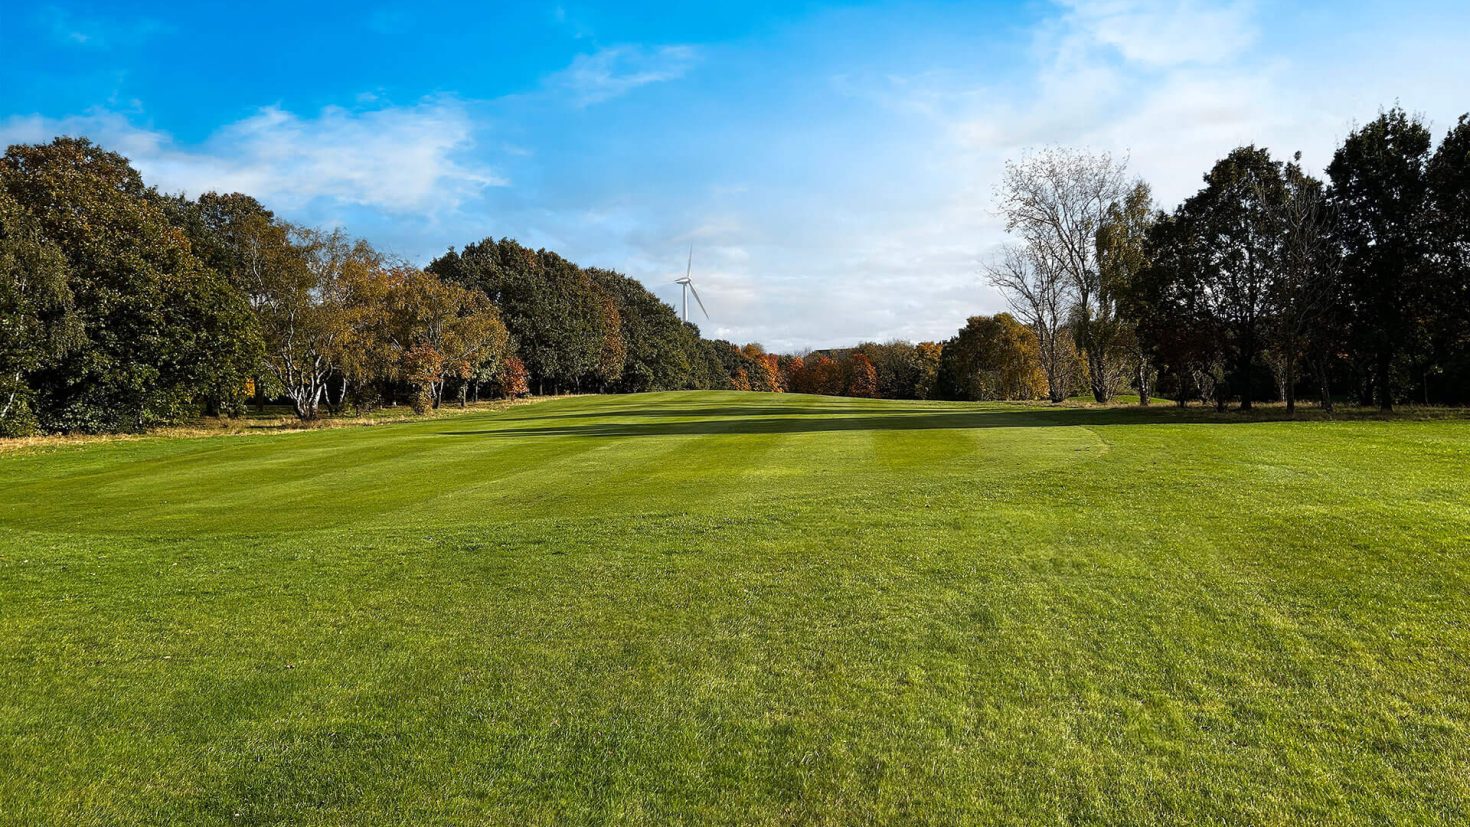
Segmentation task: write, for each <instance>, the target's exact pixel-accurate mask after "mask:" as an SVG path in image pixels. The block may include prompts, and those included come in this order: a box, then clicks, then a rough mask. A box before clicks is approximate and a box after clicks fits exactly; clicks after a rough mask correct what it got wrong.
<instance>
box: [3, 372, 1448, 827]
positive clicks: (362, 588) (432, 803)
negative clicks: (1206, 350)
mask: <svg viewBox="0 0 1470 827" xmlns="http://www.w3.org/2000/svg"><path fill="white" fill-rule="evenodd" d="M1467 469H1470V422H1466V421H1465V420H1464V419H1447V420H1439V421H1397V422H1381V421H1372V420H1364V421H1335V422H1325V421H1319V422H1263V421H1252V420H1246V419H1241V418H1240V417H1239V416H1238V415H1227V416H1223V417H1215V416H1213V415H1203V414H1197V413H1196V414H1192V415H1181V414H1180V412H1178V411H1174V410H1168V409H1164V410H1153V411H1130V410H1082V409H1047V408H1041V407H1025V406H1000V405H997V406H974V405H962V404H947V403H923V402H880V401H869V400H854V399H834V398H825V397H807V396H794V395H793V396H771V395H763V394H741V393H676V394H649V395H639V396H623V397H582V398H574V399H563V400H557V401H551V402H545V403H540V404H536V405H531V406H523V407H517V408H512V409H510V410H507V411H504V412H500V413H487V414H471V415H465V416H458V417H447V418H442V419H436V420H428V421H423V422H415V423H408V424H395V425H383V426H379V427H373V428H353V429H338V430H328V431H316V432H302V433H290V434H272V435H252V436H233V437H216V438H202V439H144V440H136V441H114V442H99V443H94V444H87V445H82V446H64V447H54V448H43V449H38V450H27V451H19V452H11V453H9V454H0V481H3V484H0V822H4V823H7V824H68V825H80V824H99V825H100V824H131V823H150V824H162V823H175V824H196V823H199V824H405V825H407V824H470V823H504V824H528V823H533V824H566V823H582V822H604V821H611V822H620V823H667V822H683V823H691V824H693V823H708V822H738V823H803V824H844V825H845V824H862V823H879V824H890V823H904V822H936V823H986V822H994V823H1008V824H1009V823H1038V824H1059V823H1115V824H1144V823H1190V824H1198V823H1217V824H1249V823H1300V822H1318V823H1334V824H1337V823H1354V822H1357V823H1364V824H1370V823H1371V824H1380V823H1388V822H1398V823H1445V824H1451V823H1465V821H1466V820H1467V819H1470V471H1467Z"/></svg>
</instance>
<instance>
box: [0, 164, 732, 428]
mask: <svg viewBox="0 0 1470 827" xmlns="http://www.w3.org/2000/svg"><path fill="white" fill-rule="evenodd" d="M738 353H739V349H738V348H736V347H735V346H734V345H733V344H731V343H729V342H718V341H710V340H707V339H704V338H702V337H701V336H700V335H699V331H698V329H697V328H696V327H695V326H694V325H691V324H686V323H684V322H682V321H681V320H680V319H679V317H678V316H677V315H676V314H675V312H674V310H673V308H672V307H670V306H669V305H667V304H665V303H663V302H661V301H659V300H658V299H657V298H656V297H655V296H654V295H653V294H652V293H650V292H648V290H646V289H645V288H643V286H642V285H640V284H639V283H638V282H636V281H634V280H633V279H630V278H628V277H626V276H624V275H622V274H620V273H617V272H614V271H611V270H604V269H596V268H584V267H579V266H577V265H575V264H573V263H571V262H569V261H567V260H566V259H564V258H562V257H560V256H558V255H557V254H555V253H552V252H549V251H546V250H532V249H529V248H526V247H523V246H522V245H520V244H517V243H516V242H515V241H512V240H510V239H501V240H499V241H496V240H494V239H485V240H484V241H480V242H478V243H474V244H470V245H469V246H467V247H465V248H464V249H463V250H461V251H455V250H450V251H449V252H447V253H446V254H445V255H443V256H440V257H439V258H437V259H435V260H434V261H433V262H432V263H431V264H430V265H429V266H428V267H427V268H418V267H414V266H412V265H410V264H408V263H406V262H402V261H397V260H394V259H392V258H391V257H389V256H386V255H384V254H383V253H382V252H381V251H379V250H377V249H375V248H374V247H373V246H372V245H370V244H369V243H367V242H366V241H363V240H361V239H354V238H352V237H350V236H348V235H347V234H345V233H344V232H342V231H340V230H336V231H331V232H324V231H321V230H316V229H312V228H309V227H303V226H298V225H294V224H291V223H289V222H286V221H283V220H281V219H280V218H278V217H277V216H276V215H274V214H273V213H272V212H271V211H270V210H269V209H267V208H266V207H265V206H263V205H262V204H261V203H260V202H259V201H257V200H256V199H254V198H252V197H251V196H249V195H245V194H241V193H227V194H220V193H214V192H209V193H205V194H203V195H201V196H199V197H198V198H197V199H192V200H191V199H189V198H187V197H184V196H181V195H170V194H166V193H161V192H159V191H158V190H157V189H156V188H153V187H149V186H147V185H146V184H145V183H144V181H143V179H142V177H141V176H140V175H139V173H138V172H137V170H135V169H134V168H133V167H132V165H131V164H130V163H129V162H128V160H127V159H126V158H124V157H123V156H121V155H118V154H117V153H114V152H109V151H107V150H105V149H103V148H101V147H99V146H97V145H95V144H93V143H91V142H90V141H88V140H86V139H83V138H58V139H56V140H54V141H52V142H50V143H48V144H42V145H16V146H12V147H10V148H9V150H8V151H7V152H6V154H5V156H4V159H3V162H0V435H18V434H26V433H32V432H36V431H45V432H73V431H76V432H119V431H137V430H142V429H145V428H148V427H152V426H155V425H160V424H166V423H171V422H177V421H179V420H182V419H187V418H190V417H193V416H197V415H199V414H200V413H208V414H239V413H241V412H243V411H244V409H245V407H246V406H247V405H249V404H250V403H251V402H254V403H256V404H259V405H263V404H264V403H265V402H266V401H268V400H278V401H285V402H288V403H289V404H290V405H291V407H292V409H293V410H294V411H295V413H296V415H297V416H298V417H300V418H301V419H303V420H313V419H316V418H318V417H320V416H322V415H323V414H324V413H341V412H344V411H349V410H351V411H362V410H370V409H373V408H376V407H378V406H382V405H396V404H408V405H411V406H412V407H413V408H414V409H415V410H418V411H426V410H428V409H430V408H434V407H438V406H439V405H440V404H441V403H443V402H444V401H445V400H446V399H448V400H457V401H458V402H459V403H460V404H466V403H467V402H468V401H469V400H472V399H473V400H478V398H479V397H480V395H481V393H490V394H494V395H497V396H518V395H522V394H525V393H529V392H531V391H532V390H535V391H537V392H544V393H559V392H625V391H647V390H665V389H682V388H729V387H736V386H737V383H736V381H735V379H736V373H737V371H738V369H739V368H741V367H742V365H743V364H744V362H742V360H741V358H740V357H739V356H738ZM747 384H748V382H747Z"/></svg>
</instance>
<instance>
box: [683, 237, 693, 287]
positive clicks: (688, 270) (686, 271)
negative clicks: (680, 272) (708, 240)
mask: <svg viewBox="0 0 1470 827" xmlns="http://www.w3.org/2000/svg"><path fill="white" fill-rule="evenodd" d="M692 272H694V245H693V244H690V245H689V263H688V264H687V265H685V267H684V278H686V279H687V278H689V274H690V273H692Z"/></svg>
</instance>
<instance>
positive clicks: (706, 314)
mask: <svg viewBox="0 0 1470 827" xmlns="http://www.w3.org/2000/svg"><path fill="white" fill-rule="evenodd" d="M689 292H691V293H693V294H694V300H695V301H697V302H699V309H700V310H701V311H702V312H703V313H704V317H705V318H706V319H708V318H709V311H708V310H705V309H704V301H703V300H701V299H700V298H699V291H698V290H695V289H694V282H692V281H691V282H689Z"/></svg>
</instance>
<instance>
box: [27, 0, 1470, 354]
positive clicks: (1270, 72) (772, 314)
mask: <svg viewBox="0 0 1470 827" xmlns="http://www.w3.org/2000/svg"><path fill="white" fill-rule="evenodd" d="M0 69H3V73H4V74H3V76H4V77H5V78H6V79H7V80H6V83H5V85H4V86H3V87H0V141H3V142H5V143H13V142H17V141H40V140H48V139H49V138H51V137H52V136H54V135H58V134H82V135H87V136H89V137H92V138H93V139H94V140H97V141H98V142H100V143H102V144H103V145H105V146H107V147H109V148H112V149H116V150H118V151H120V152H123V153H124V154H126V155H128V156H129V157H130V158H132V159H133V161H134V163H135V164H136V165H137V166H138V167H139V169H141V170H142V171H143V172H144V175H145V177H146V178H147V180H148V181H149V182H150V183H154V184H157V185H158V186H160V187H161V188H163V189H166V190H170V191H185V192H188V193H190V194H197V193H199V192H203V191H206V190H209V189H219V190H230V189H238V190H241V191H244V192H249V193H251V194H253V195H256V196H257V197H259V198H260V199H261V200H262V201H264V202H265V203H266V204H267V205H268V206H270V207H272V208H273V209H275V210H276V211H277V212H278V213H279V214H281V215H282V216H284V217H286V218H289V219H291V220H294V221H300V222H304V223H309V224H314V225H321V226H336V225H340V226H344V227H346V228H347V229H348V230H349V231H351V232H353V233H355V234H357V235H361V236H363V237H365V238H368V239H369V240H371V241H373V242H374V243H376V244H378V245H379V246H381V247H383V248H385V249H387V250H389V251H391V252H393V253H395V254H397V255H400V256H403V257H406V258H408V259H410V260H413V261H415V262H418V263H427V261H428V260H429V259H430V258H432V257H433V256H434V255H435V254H437V253H439V252H442V251H443V250H444V249H446V248H447V247H449V246H451V245H455V246H462V245H464V244H466V243H468V242H470V241H474V240H478V239H480V238H483V237H485V236H497V237H498V236H502V235H509V236H513V237H516V238H518V239H520V240H521V241H523V242H525V243H528V244H531V245H534V246H546V247H550V248H552V249H555V250H557V251H559V252H561V253H563V254H565V255H567V256H569V257H570V258H572V259H573V260H576V261H578V262H580V263H583V264H588V265H598V266H604V267H612V268H616V269H618V270H621V271H623V272H626V273H628V274H630V275H632V276H635V277H637V278H639V279H641V280H642V281H643V282H644V283H645V284H647V285H648V286H649V287H650V288H652V289H654V290H655V292H657V293H658V294H659V295H661V296H663V297H664V298H666V299H667V300H668V301H670V302H671V303H673V302H676V301H677V297H678V288H677V287H675V286H674V285H672V284H671V283H670V282H671V281H672V279H673V278H675V277H676V276H677V275H681V274H682V269H683V263H684V256H685V255H686V253H687V251H688V248H689V245H691V244H692V245H693V247H694V259H695V278H696V283H697V284H699V285H700V288H701V293H702V295H704V297H705V300H706V303H707V304H708V305H709V309H710V314H711V319H710V320H709V321H707V322H705V321H702V320H701V326H702V327H703V329H704V332H705V333H706V335H711V336H720V337H723V338H729V339H733V340H736V341H742V342H744V341H760V342H763V343H765V344H766V345H767V346H768V347H774V348H783V349H790V348H800V347H820V346H829V345H841V344H850V343H853V342H856V341H858V340H861V339H886V338H894V337H903V338H911V339H937V338H944V337H947V336H948V335H950V334H951V333H952V332H953V331H954V330H955V329H956V328H958V327H959V326H960V325H961V324H962V322H963V320H964V318H965V317H966V316H969V315H973V314H975V313H982V312H987V313H988V312H995V311H997V310H1000V309H1003V306H1004V305H1003V303H1002V301H1001V300H1000V298H999V296H997V295H996V294H995V292H994V291H993V290H991V289H990V288H989V287H987V286H986V285H985V283H984V279H983V278H982V276H981V268H982V265H983V264H984V262H985V261H987V260H988V258H989V257H990V256H992V255H994V251H995V247H996V245H998V244H999V243H1001V242H1002V241H1003V240H1004V232H1003V228H1002V227H1001V226H1000V222H998V221H997V219H996V217H995V215H994V214H993V203H994V197H993V192H994V185H995V182H996V180H997V179H998V177H999V173H1000V170H1001V166H1002V164H1003V163H1004V161H1005V160H1006V159H1007V158H1014V157H1019V156H1020V155H1021V154H1022V153H1023V152H1024V151H1026V149H1027V148H1028V147H1036V146H1041V145H1045V144H1066V145H1073V146H1081V147H1088V148H1091V149H1094V150H1106V151H1110V152H1113V153H1116V154H1119V155H1126V156H1127V157H1128V158H1129V161H1130V167H1131V169H1132V170H1133V172H1134V173H1135V174H1137V175H1139V176H1141V177H1143V178H1144V179H1146V180H1148V181H1149V182H1150V183H1151V184H1153V185H1154V187H1155V191H1156V194H1157V195H1158V196H1159V198H1160V200H1161V201H1162V202H1164V203H1165V204H1166V205H1167V204H1172V203H1174V202H1176V201H1177V200H1178V199H1180V198H1181V197H1183V196H1185V195H1187V194H1189V193H1190V192H1192V191H1193V190H1194V189H1195V188H1197V186H1198V183H1199V177H1200V175H1201V174H1203V172H1204V171H1205V170H1206V169H1207V168H1208V166H1209V165H1210V163H1211V162H1212V161H1213V160H1215V159H1217V158H1219V157H1221V156H1222V155H1223V154H1224V153H1226V152H1228V151H1229V150H1230V149H1231V148H1232V147H1234V146H1236V145H1239V144H1242V143H1250V142H1254V143H1258V144H1261V145H1265V146H1268V147H1270V148H1271V149H1272V150H1273V151H1275V152H1277V154H1278V155H1279V156H1282V157H1285V156H1288V155H1289V154H1290V153H1291V152H1293V151H1296V150H1301V151H1303V153H1304V154H1305V161H1306V163H1307V164H1308V166H1309V167H1313V168H1320V167H1321V166H1322V165H1324V164H1325V163H1326V161H1327V159H1328V157H1329V156H1330V154H1331V151H1332V148H1333V146H1334V144H1335V143H1336V142H1337V141H1339V140H1340V139H1341V138H1342V136H1343V135H1344V134H1346V132H1347V131H1348V130H1349V129H1350V128H1352V126H1353V125H1354V124H1356V123H1361V122H1363V121H1366V120H1369V119H1371V118H1372V117H1374V115H1375V114H1376V113H1377V111H1378V110H1379V109H1380V108H1381V107H1384V106H1390V105H1392V104H1394V103H1395V102H1396V101H1397V102H1400V103H1402V105H1403V106H1404V107H1405V108H1407V109H1409V110H1411V111H1415V112H1418V113H1421V114H1422V115H1423V116H1424V117H1425V118H1426V119H1427V120H1429V121H1430V123H1431V124H1432V126H1433V127H1434V129H1435V132H1436V134H1442V133H1443V131H1444V130H1445V129H1446V128H1447V127H1449V126H1450V125H1451V124H1452V123H1453V121H1454V118H1455V116H1456V115H1457V114H1459V113H1460V112H1463V111H1466V110H1470V4H1467V3H1465V2H1463V1H1461V2H1424V3H1396V4H1388V3H1385V4H1381V5H1380V4H1374V3H1362V2H1354V0H1346V2H1335V3H1290V4H1286V3H1281V4H1272V3H1266V2H1220V1H1217V0H1191V2H1182V3H1165V2H1150V1H1149V0H1101V1H1100V2H1082V1H1081V0H1078V2H1043V1H1042V0H1037V1H1036V2H1025V3H985V2H971V3H938V2H902V3H898V2H870V3H849V4H838V3H825V2H783V3H761V2H739V3H724V2H700V3H669V4H655V3H638V2H619V3H605V4H592V3H554V2H552V3H470V2H457V3H437V2H413V3H380V4H374V3H371V2H359V3H339V4H329V3H311V4H307V3H301V4H296V3H269V2H258V3H253V4H237V3H208V2H201V3H195V4H165V3H123V2H111V3H69V2H57V3H44V2H43V3H22V2H15V0H0Z"/></svg>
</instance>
